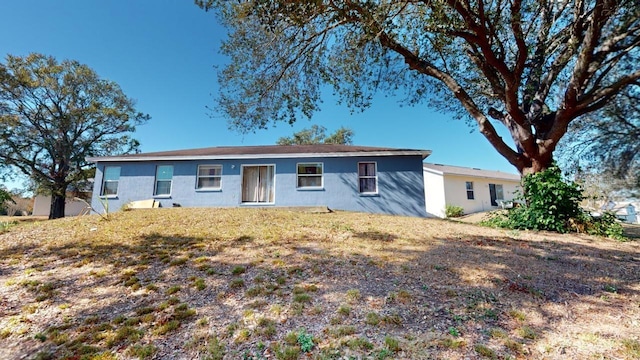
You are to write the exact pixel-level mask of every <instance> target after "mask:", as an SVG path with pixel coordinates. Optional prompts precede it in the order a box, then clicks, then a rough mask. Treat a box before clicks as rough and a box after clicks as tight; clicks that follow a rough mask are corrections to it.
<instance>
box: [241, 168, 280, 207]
mask: <svg viewBox="0 0 640 360" xmlns="http://www.w3.org/2000/svg"><path fill="white" fill-rule="evenodd" d="M274 177H275V166H274V165H259V166H252V165H247V166H245V165H243V166H242V202H243V203H255V204H259V203H273V202H274V201H275V181H274V180H275V178H274Z"/></svg>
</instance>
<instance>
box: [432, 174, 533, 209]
mask: <svg viewBox="0 0 640 360" xmlns="http://www.w3.org/2000/svg"><path fill="white" fill-rule="evenodd" d="M422 167H423V173H424V189H425V200H426V207H427V215H428V216H432V217H440V218H444V217H445V207H446V205H454V206H460V207H462V209H463V210H464V213H465V214H472V213H476V212H481V211H488V210H495V209H498V208H499V207H500V202H501V201H510V200H513V198H514V197H515V195H514V193H515V192H516V191H517V190H520V175H517V174H510V173H505V172H501V171H490V170H482V169H477V168H467V167H460V166H451V165H442V164H431V163H424V164H423V166H422Z"/></svg>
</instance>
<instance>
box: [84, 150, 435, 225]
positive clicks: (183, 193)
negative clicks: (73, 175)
mask: <svg viewBox="0 0 640 360" xmlns="http://www.w3.org/2000/svg"><path fill="white" fill-rule="evenodd" d="M430 154H431V151H428V150H412V149H392V148H380V147H365V146H351V145H334V144H322V145H273V146H231V147H210V148H203V149H191V150H177V151H163V152H150V153H141V154H129V155H122V156H106V157H92V158H88V160H89V161H91V162H94V163H95V164H96V175H95V186H94V191H93V196H92V201H91V203H92V206H93V208H94V209H96V210H97V211H103V210H102V209H103V206H102V205H101V203H102V202H108V207H109V209H112V210H113V209H120V208H122V207H123V206H125V205H126V204H128V203H130V202H134V201H141V200H148V199H153V200H154V204H159V206H161V207H172V206H183V207H236V206H282V207H289V206H327V207H329V208H330V209H334V210H348V211H362V212H371V213H383V214H394V215H406V216H419V217H424V216H426V211H425V209H426V207H425V203H424V201H425V198H424V182H423V178H422V176H423V173H422V161H423V160H424V159H425V158H426V157H427V156H429V155H430Z"/></svg>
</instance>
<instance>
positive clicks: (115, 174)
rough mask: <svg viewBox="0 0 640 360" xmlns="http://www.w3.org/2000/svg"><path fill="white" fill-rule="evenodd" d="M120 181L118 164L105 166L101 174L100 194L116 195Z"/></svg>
mask: <svg viewBox="0 0 640 360" xmlns="http://www.w3.org/2000/svg"><path fill="white" fill-rule="evenodd" d="M119 181H120V166H105V167H104V173H103V176H102V191H101V192H100V196H107V197H115V196H117V195H118V182H119Z"/></svg>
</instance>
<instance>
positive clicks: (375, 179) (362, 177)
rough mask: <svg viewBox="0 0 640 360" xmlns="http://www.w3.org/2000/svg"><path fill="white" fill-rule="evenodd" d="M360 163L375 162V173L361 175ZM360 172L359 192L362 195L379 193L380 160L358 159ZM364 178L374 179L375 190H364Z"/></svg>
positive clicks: (358, 172) (358, 170)
mask: <svg viewBox="0 0 640 360" xmlns="http://www.w3.org/2000/svg"><path fill="white" fill-rule="evenodd" d="M360 164H373V172H374V175H373V176H371V175H360ZM356 172H357V174H358V194H360V195H362V196H372V195H378V194H379V188H378V162H377V161H358V168H357V170H356ZM362 179H374V184H375V191H362V186H361V180H362Z"/></svg>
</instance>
